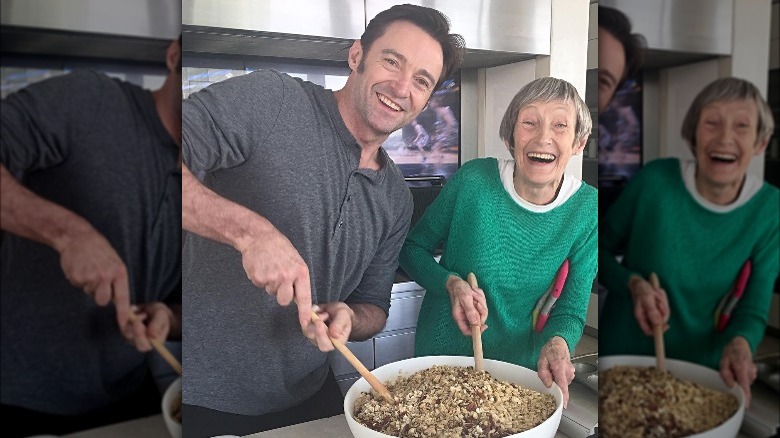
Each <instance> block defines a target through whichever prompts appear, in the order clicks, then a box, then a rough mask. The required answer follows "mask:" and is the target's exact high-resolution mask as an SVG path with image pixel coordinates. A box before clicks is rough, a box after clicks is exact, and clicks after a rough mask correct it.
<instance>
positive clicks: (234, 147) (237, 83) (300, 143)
mask: <svg viewBox="0 0 780 438" xmlns="http://www.w3.org/2000/svg"><path fill="white" fill-rule="evenodd" d="M448 32H449V25H448V23H447V19H446V17H444V16H443V15H442V14H441V13H439V12H438V11H436V10H433V9H430V8H425V7H419V6H411V5H403V6H394V7H392V8H391V9H389V10H387V11H384V12H382V13H380V14H379V15H377V17H375V18H374V19H373V20H371V22H370V23H369V24H368V26H367V28H366V31H365V33H364V34H363V36H362V37H361V39H360V40H359V41H355V43H354V44H353V45H352V47H351V48H350V50H349V56H348V64H349V67H350V69H351V70H352V72H351V74H350V76H349V78H348V79H347V83H346V85H345V86H344V88H343V89H341V90H339V91H336V92H332V91H330V90H325V89H323V88H322V87H319V86H316V85H314V84H311V83H308V82H305V81H301V80H297V79H293V78H291V77H289V76H287V75H282V74H279V73H277V72H273V71H261V72H255V73H252V74H248V75H245V76H241V77H237V78H232V79H229V80H226V81H223V82H220V83H218V84H214V85H212V86H210V87H209V88H206V89H204V90H202V91H200V92H198V93H194V94H193V95H191V96H190V97H189V98H188V99H187V100H186V101H185V102H184V104H183V155H184V164H185V166H184V168H183V175H182V176H183V180H182V184H183V186H182V187H183V212H182V214H183V225H184V228H186V229H187V230H189V231H192V232H193V233H188V235H187V238H186V239H185V243H184V255H183V283H184V284H183V288H184V289H183V290H184V291H185V293H186V294H187V299H186V300H184V305H185V308H184V315H185V317H184V320H183V326H184V332H185V337H186V339H187V342H186V343H185V344H184V351H183V352H184V357H183V359H184V362H185V364H186V369H187V371H186V373H185V376H184V390H183V391H184V393H183V397H184V399H183V401H184V406H183V411H182V414H183V420H184V421H183V426H184V434H185V435H186V436H211V435H217V434H224V433H231V434H239V435H243V434H248V433H252V432H258V431H261V430H267V429H272V428H276V427H282V426H285V425H288V424H294V423H299V422H303V421H308V420H312V419H316V418H322V417H326V416H330V415H334V414H337V413H339V412H340V411H341V404H342V400H343V398H342V397H341V393H340V391H339V389H338V386H337V385H336V383H335V379H334V377H333V375H332V373H330V371H329V367H328V363H327V357H326V355H325V354H324V352H327V351H330V350H332V349H333V346H332V344H331V341H330V340H329V338H328V337H329V336H330V337H333V338H336V339H339V340H340V341H342V342H345V341H347V340H362V339H368V338H370V337H371V336H372V335H373V334H375V333H377V332H378V331H380V330H381V329H382V327H383V326H384V324H385V321H386V318H387V311H388V309H389V302H390V290H391V287H392V278H393V274H394V272H395V270H396V267H397V263H398V262H397V260H398V252H399V250H400V248H401V245H402V243H403V240H404V238H405V236H406V233H407V231H408V227H409V221H410V218H411V213H412V200H411V195H410V193H409V190H408V188H407V187H406V185H405V183H404V181H403V178H402V176H401V173H400V171H399V170H398V168H397V167H396V166H395V164H394V163H393V162H392V161H391V160H390V158H389V157H388V155H387V153H386V152H385V151H384V150H383V149H382V148H381V147H380V146H381V144H382V142H383V141H384V140H385V139H386V138H387V137H388V135H389V134H390V133H391V132H393V131H395V130H397V129H398V128H400V127H401V126H403V125H405V124H407V123H409V121H411V120H412V119H414V117H415V116H416V115H417V114H419V112H420V111H421V110H422V109H423V108H424V107H425V105H426V102H427V101H428V99H429V98H430V96H431V94H432V93H433V91H434V90H435V89H436V88H437V87H438V86H439V85H440V84H441V83H442V82H443V81H444V80H445V79H446V78H447V76H449V75H450V74H451V73H452V72H453V71H454V70H456V69H457V68H458V67H459V65H460V61H461V59H462V55H463V40H462V38H461V37H460V36H458V35H450V34H448ZM188 168H189V169H188ZM190 170H192V171H193V172H196V171H197V172H206V176H205V179H204V183H203V184H201V183H200V182H199V181H198V180H197V179H196V178H195V177H194V176H193V174H192V173H190ZM293 301H295V302H296V303H297V306H295V307H293V306H289V304H290V303H292V302H293ZM312 303H316V305H317V307H316V308H315V307H313V306H312ZM296 307H297V312H296ZM312 309H315V311H317V313H318V314H319V316H320V318H321V319H322V320H324V321H325V323H323V322H317V323H313V322H312V321H311V311H312ZM296 316H297V317H296ZM326 324H327V325H326ZM301 331H303V333H304V334H305V336H306V337H304V334H301ZM306 338H308V339H309V340H310V341H311V343H313V344H315V345H316V347H315V346H314V345H311V344H310V343H309V342H308V341H307V340H306Z"/></svg>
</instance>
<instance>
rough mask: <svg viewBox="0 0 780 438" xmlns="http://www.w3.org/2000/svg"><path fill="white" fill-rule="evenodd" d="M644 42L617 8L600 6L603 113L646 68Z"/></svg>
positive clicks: (600, 110) (601, 102) (600, 101)
mask: <svg viewBox="0 0 780 438" xmlns="http://www.w3.org/2000/svg"><path fill="white" fill-rule="evenodd" d="M643 47H644V40H643V38H642V36H641V35H639V34H635V33H631V22H630V21H629V20H628V18H627V17H626V16H625V15H624V14H623V13H622V12H620V11H618V10H617V9H613V8H609V7H606V6H599V104H598V109H599V114H601V113H602V112H603V111H604V108H606V107H607V105H608V104H609V102H610V100H612V96H613V95H614V94H615V91H616V90H617V89H618V88H620V86H621V85H623V83H624V82H625V80H626V78H628V77H629V76H631V75H633V74H635V73H636V72H637V71H639V69H640V68H641V65H642V54H643Z"/></svg>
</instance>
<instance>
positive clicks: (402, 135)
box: [382, 74, 461, 185]
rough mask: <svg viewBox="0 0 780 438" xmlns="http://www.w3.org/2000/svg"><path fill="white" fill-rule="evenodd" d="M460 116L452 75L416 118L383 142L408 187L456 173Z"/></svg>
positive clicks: (457, 83)
mask: <svg viewBox="0 0 780 438" xmlns="http://www.w3.org/2000/svg"><path fill="white" fill-rule="evenodd" d="M460 117H461V116H460V74H456V75H455V76H454V77H453V78H450V79H448V80H447V81H445V82H444V83H443V84H442V86H441V87H440V88H439V90H438V91H436V92H435V93H434V94H433V95H432V96H431V98H430V100H429V101H428V105H427V106H426V107H425V109H424V110H423V111H422V112H420V114H419V115H418V116H417V118H415V119H414V120H413V121H412V122H411V123H409V124H408V125H406V126H404V127H403V128H401V129H399V130H397V131H395V132H393V133H392V134H390V136H389V137H388V138H387V140H386V141H385V142H384V144H383V145H382V146H383V147H384V148H385V150H386V151H387V153H388V155H390V157H391V158H392V159H393V161H395V163H396V164H397V165H398V167H399V168H401V172H403V175H404V177H406V178H407V181H408V183H409V184H410V185H414V184H415V183H416V181H415V180H417V179H419V180H426V179H431V180H436V179H439V180H441V179H447V178H449V177H450V176H451V175H452V174H453V173H455V171H456V170H458V166H459V165H460ZM422 182H424V181H422ZM428 184H430V183H428Z"/></svg>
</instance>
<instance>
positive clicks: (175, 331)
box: [168, 304, 181, 341]
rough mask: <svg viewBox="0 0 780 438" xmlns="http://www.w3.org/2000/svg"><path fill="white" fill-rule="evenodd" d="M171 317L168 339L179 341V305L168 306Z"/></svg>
mask: <svg viewBox="0 0 780 438" xmlns="http://www.w3.org/2000/svg"><path fill="white" fill-rule="evenodd" d="M168 308H170V309H171V312H172V313H173V316H172V317H171V326H170V329H169V330H168V339H171V340H179V341H180V340H181V304H169V305H168Z"/></svg>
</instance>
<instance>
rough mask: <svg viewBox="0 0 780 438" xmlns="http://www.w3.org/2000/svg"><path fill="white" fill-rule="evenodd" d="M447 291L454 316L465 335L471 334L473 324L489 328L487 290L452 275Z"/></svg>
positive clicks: (483, 328) (448, 281) (484, 328)
mask: <svg viewBox="0 0 780 438" xmlns="http://www.w3.org/2000/svg"><path fill="white" fill-rule="evenodd" d="M446 287H447V292H449V293H450V300H451V301H452V318H453V319H454V320H455V323H456V324H458V328H460V331H461V333H463V335H464V336H471V326H472V325H479V326H480V327H481V328H482V331H483V332H484V331H485V330H486V329H487V326H486V325H485V321H487V316H488V311H487V301H486V300H485V292H484V291H483V290H482V289H480V288H478V287H477V288H472V287H471V286H470V285H469V284H468V283H466V282H465V281H464V280H463V279H462V278H460V277H457V276H455V275H451V276H450V277H449V278H448V279H447V286H446Z"/></svg>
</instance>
